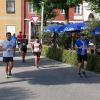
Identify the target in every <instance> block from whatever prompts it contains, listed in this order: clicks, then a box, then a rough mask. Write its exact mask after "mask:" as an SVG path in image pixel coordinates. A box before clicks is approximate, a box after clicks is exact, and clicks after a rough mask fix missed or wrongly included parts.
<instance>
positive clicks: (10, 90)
mask: <svg viewBox="0 0 100 100" xmlns="http://www.w3.org/2000/svg"><path fill="white" fill-rule="evenodd" d="M30 96H31V97H32V98H33V99H34V98H36V97H37V95H36V94H32V92H31V91H29V90H26V89H22V88H19V87H3V88H0V100H26V99H27V100H28V98H29V97H30Z"/></svg>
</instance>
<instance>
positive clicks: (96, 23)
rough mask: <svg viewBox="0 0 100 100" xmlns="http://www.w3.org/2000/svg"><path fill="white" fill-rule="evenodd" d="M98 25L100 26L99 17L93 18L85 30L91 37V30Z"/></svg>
mask: <svg viewBox="0 0 100 100" xmlns="http://www.w3.org/2000/svg"><path fill="white" fill-rule="evenodd" d="M97 26H100V21H99V20H98V19H97V20H93V21H90V22H89V23H88V28H87V29H86V30H85V32H86V33H87V35H88V36H89V37H91V34H90V33H91V30H93V29H94V28H95V27H97Z"/></svg>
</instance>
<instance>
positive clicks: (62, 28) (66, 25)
mask: <svg viewBox="0 0 100 100" xmlns="http://www.w3.org/2000/svg"><path fill="white" fill-rule="evenodd" d="M68 25H69V24H65V25H62V26H61V27H59V28H58V30H57V31H58V32H64V29H65V28H66V27H68Z"/></svg>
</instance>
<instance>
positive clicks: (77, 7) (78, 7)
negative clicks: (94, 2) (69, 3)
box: [74, 5, 82, 14]
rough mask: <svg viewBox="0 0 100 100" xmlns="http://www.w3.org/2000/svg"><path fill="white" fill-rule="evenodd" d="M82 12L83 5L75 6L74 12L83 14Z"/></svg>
mask: <svg viewBox="0 0 100 100" xmlns="http://www.w3.org/2000/svg"><path fill="white" fill-rule="evenodd" d="M81 12H82V9H81V5H78V6H76V7H74V13H75V14H81Z"/></svg>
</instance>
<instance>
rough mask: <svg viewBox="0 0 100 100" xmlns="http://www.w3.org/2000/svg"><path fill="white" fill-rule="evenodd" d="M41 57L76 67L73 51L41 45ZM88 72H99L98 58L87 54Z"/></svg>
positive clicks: (99, 61) (99, 63) (74, 52)
mask: <svg viewBox="0 0 100 100" xmlns="http://www.w3.org/2000/svg"><path fill="white" fill-rule="evenodd" d="M42 55H44V56H46V57H48V58H51V59H54V60H57V61H61V62H64V63H67V64H71V65H74V66H77V55H76V51H75V50H64V49H62V48H58V47H57V46H46V45H43V50H42ZM87 69H88V70H91V71H95V72H100V56H97V55H94V54H88V67H87Z"/></svg>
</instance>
